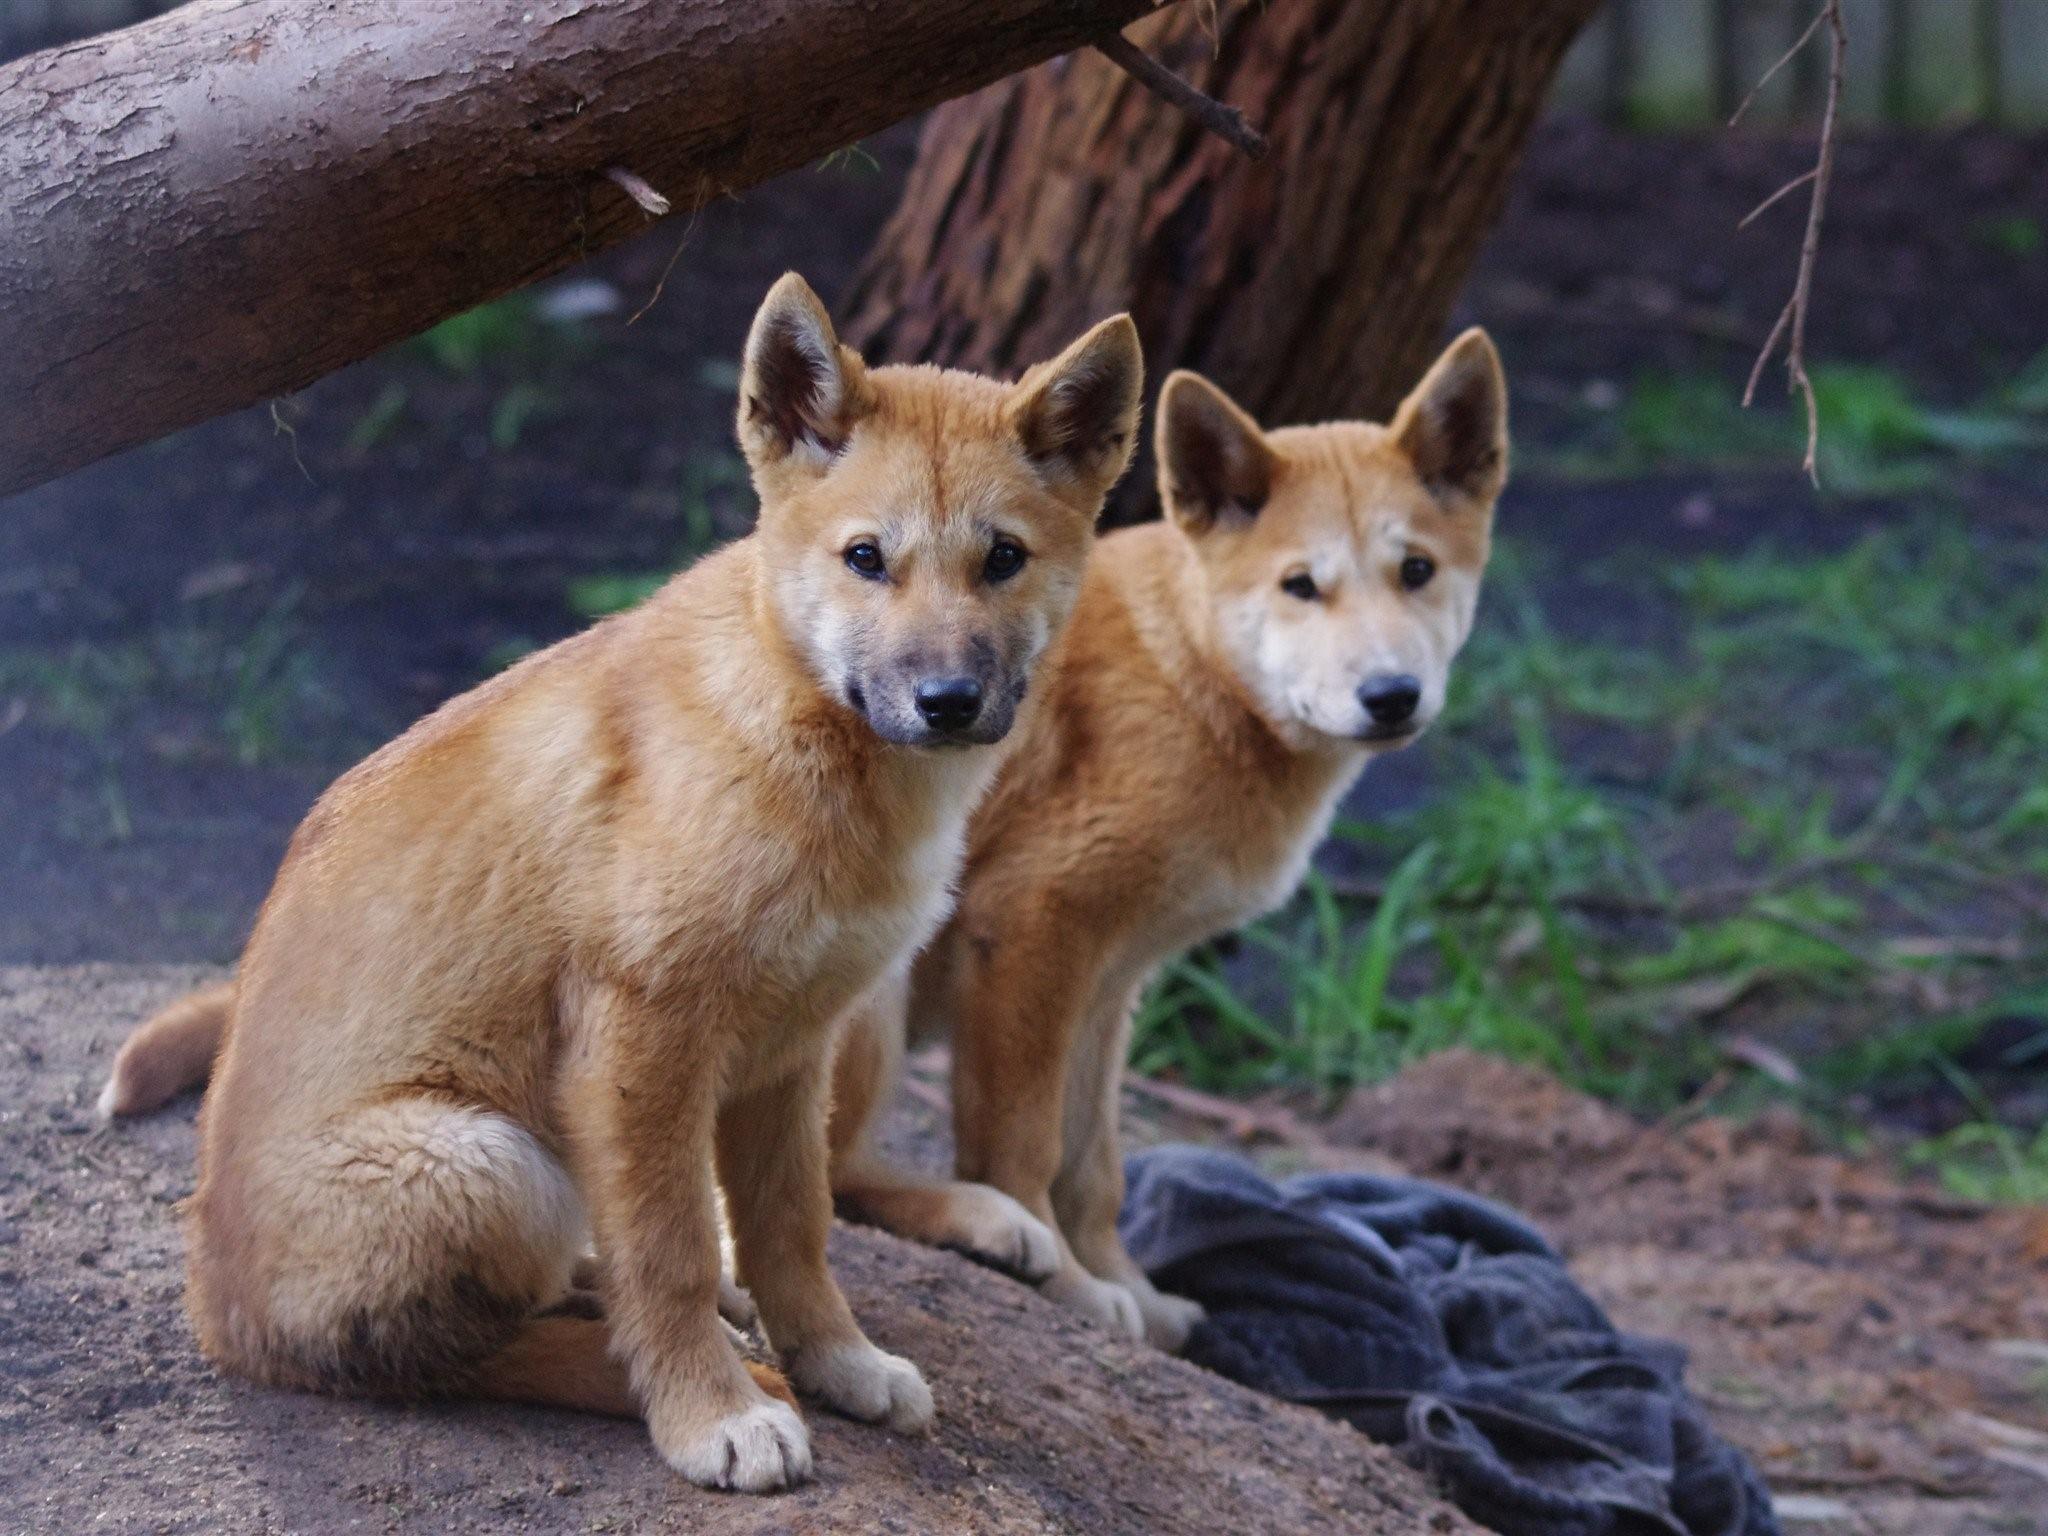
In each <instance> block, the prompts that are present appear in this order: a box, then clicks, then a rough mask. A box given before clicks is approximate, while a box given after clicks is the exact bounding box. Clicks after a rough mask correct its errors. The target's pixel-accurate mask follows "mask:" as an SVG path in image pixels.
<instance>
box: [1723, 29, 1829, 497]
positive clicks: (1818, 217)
mask: <svg viewBox="0 0 2048 1536" xmlns="http://www.w3.org/2000/svg"><path fill="white" fill-rule="evenodd" d="M1823 22H1825V23H1826V24H1827V28H1828V96H1827V107H1826V109H1825V111H1823V113H1822V114H1821V121H1820V152H1819V157H1818V160H1817V162H1816V164H1815V165H1814V168H1813V170H1812V171H1811V172H1810V173H1808V174H1807V175H1806V176H1802V177H1801V178H1800V179H1799V180H1798V181H1796V182H1794V183H1792V186H1799V185H1802V184H1804V183H1806V182H1811V183H1812V185H1813V198H1812V200H1811V201H1810V202H1809V203H1808V204H1807V207H1806V236H1805V238H1804V239H1803V240H1802V241H1801V242H1800V246H1799V276H1798V277H1797V279H1795V280H1794V282H1793V285H1792V297H1791V298H1790V299H1788V300H1787V301H1786V303H1785V308H1784V309H1783V310H1782V311H1781V312H1780V313H1779V315H1778V323H1777V324H1776V325H1774V326H1772V327H1771V334H1770V338H1769V339H1768V340H1767V341H1765V342H1764V346H1763V351H1761V352H1760V353H1758V354H1757V360H1756V366H1755V367H1754V368H1752V369H1751V370H1750V374H1749V385H1748V387H1747V388H1745V389H1744V390H1743V392H1742V403H1743V405H1744V406H1745V407H1747V406H1748V405H1749V404H1750V403H1751V402H1752V401H1754V400H1755V399H1756V387H1757V383H1758V381H1759V380H1761V379H1762V377H1763V371H1764V367H1765V365H1766V364H1767V363H1768V362H1769V361H1770V359H1771V355H1772V354H1773V353H1774V352H1776V351H1777V348H1778V343H1779V342H1780V341H1781V340H1782V341H1783V342H1784V344H1785V378H1786V388H1787V390H1788V391H1789V392H1793V393H1797V394H1798V395H1799V396H1800V397H1801V398H1802V399H1803V400H1804V401H1805V403H1806V459H1805V462H1804V464H1803V466H1802V467H1803V468H1804V469H1805V471H1806V477H1807V479H1809V480H1811V481H1812V482H1813V483H1814V484H1815V485H1819V484H1820V468H1819V457H1820V401H1819V400H1818V399H1817V398H1816V397H1815V395H1814V392H1813V380H1812V378H1811V377H1809V376H1808V374H1807V371H1806V320H1807V315H1808V314H1809V313H1810V311H1811V310H1812V307H1813V269H1814V266H1815V264H1816V263H1817V262H1818V261H1819V259H1820V231H1821V221H1822V220H1823V218H1825V216H1826V214H1827V206H1828V187H1829V185H1830V183H1832V182H1833V180H1834V174H1835V141H1836V139H1837V138H1838V137H1839V130H1840V127H1841V109H1842V76H1843V73H1844V61H1845V60H1846V58H1847V57H1848V52H1849V28H1848V26H1847V24H1846V23H1844V22H1843V20H1842V0H1824V3H1823V4H1822V6H1821V9H1820V14H1819V15H1817V16H1815V17H1814V18H1813V23H1812V25H1810V26H1809V27H1807V29H1806V30H1805V31H1804V32H1802V33H1800V35H1799V41H1798V42H1796V43H1794V44H1793V45H1792V47H1791V49H1790V50H1789V51H1787V53H1786V55H1785V58H1784V59H1780V60H1779V61H1778V62H1777V64H1774V65H1772V66H1771V69H1770V70H1769V72H1768V73H1766V74H1765V76H1764V79H1765V80H1768V79H1770V77H1771V75H1774V74H1776V73H1777V72H1778V70H1779V69H1780V68H1782V67H1783V65H1784V63H1785V59H1789V58H1791V57H1792V55H1793V54H1796V53H1797V52H1798V51H1799V50H1800V49H1801V48H1803V47H1804V46H1806V44H1807V43H1808V42H1809V41H1810V40H1811V39H1812V38H1813V36H1814V35H1815V33H1817V32H1818V31H1819V30H1820V27H1821V24H1822V23H1823ZM1762 84H1763V82H1762V81H1759V82H1758V89H1761V88H1762ZM1750 94H1751V99H1752V100H1753V99H1754V98H1755V92H1754V91H1753V92H1751V93H1750ZM1743 105H1744V107H1747V106H1748V103H1747V102H1745V103H1744V104H1743ZM1735 116H1736V117H1738V118H1739V117H1741V116H1742V113H1741V111H1737V112H1736V114H1735ZM1790 190H1791V187H1785V188H1783V189H1781V190H1780V191H1779V192H1777V193H1776V194H1774V195H1773V196H1771V197H1769V198H1767V199H1766V200H1765V201H1764V203H1763V204H1762V205H1761V206H1760V207H1759V208H1758V209H1757V212H1758V213H1761V212H1762V211H1763V209H1764V208H1768V207H1770V205H1771V204H1772V203H1774V202H1776V201H1777V200H1778V198H1779V197H1782V196H1784V195H1785V193H1786V192H1789V191H1790ZM1755 216H1756V215H1755V214H1752V215H1750V217H1751V218H1754V217H1755ZM1748 222H1749V220H1748V219H1745V220H1744V221H1743V223H1744V224H1745V225H1746V224H1747V223H1748Z"/></svg>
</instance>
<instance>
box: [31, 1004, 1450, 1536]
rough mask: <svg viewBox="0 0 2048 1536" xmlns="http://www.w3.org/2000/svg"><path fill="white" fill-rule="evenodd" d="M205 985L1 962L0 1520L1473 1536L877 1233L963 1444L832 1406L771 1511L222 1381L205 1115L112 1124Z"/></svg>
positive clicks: (227, 1526)
mask: <svg viewBox="0 0 2048 1536" xmlns="http://www.w3.org/2000/svg"><path fill="white" fill-rule="evenodd" d="M206 974H208V973H202V972H197V971H191V970H178V969H175V968H169V967H156V968H125V967H123V968H115V967H93V968H86V969H77V970H0V1041H4V1044H0V1106H4V1108H0V1385H4V1388H5V1390H4V1391H0V1528H4V1529H5V1530H8V1531H16V1530H29V1531H38V1532H41V1531H48V1532H73V1531H82V1530H87V1529H91V1530H99V1531H110V1532H128V1531H137V1532H140V1531H155V1532H217V1531H236V1532H255V1531H292V1532H298V1533H309V1536H312V1533H326V1532H341V1531H379V1530H381V1531H422V1532H426V1531H431V1532H453V1531H494V1532H495V1531H613V1532H618V1531H643V1530H644V1531H657V1530H661V1531H667V1530H687V1531H691V1532H697V1533H704V1536H716V1533H726V1532H768V1531H782V1532H787V1531H800V1532H814V1531H835V1532H838V1531H845V1532H853V1531H894V1532H906V1533H908V1532H937V1531H944V1532H948V1533H951V1532H988V1533H1007V1532H1047V1531H1074V1532H1088V1533H1091V1536H1093V1533H1098V1532H1133V1533H1137V1532H1172V1531H1188V1532H1196V1531H1199V1532H1225V1531H1247V1532H1249V1531H1309V1530H1313V1531H1319V1532H1320V1531H1341V1532H1358V1533H1372V1536H1395V1533H1400V1536H1408V1533H1421V1532H1454V1533H1455V1532H1472V1531H1473V1530H1475V1527H1473V1526H1471V1525H1470V1524H1468V1523H1467V1522H1465V1521H1464V1520H1462V1519H1461V1518H1460V1517H1459V1516H1458V1515H1457V1514H1456V1513H1455V1512H1454V1511H1453V1510H1451V1509H1450V1508H1449V1507H1448V1506H1447V1505H1443V1504H1441V1503H1439V1502H1438V1501H1436V1500H1435V1499H1434V1498H1432V1497H1431V1495H1430V1494H1429V1492H1428V1491H1427V1490H1426V1489H1425V1488H1424V1487H1423V1486H1422V1484H1421V1482H1420V1481H1419V1479H1418V1478H1417V1477H1416V1476H1415V1475H1414V1474H1413V1473H1412V1472H1410V1471H1409V1470H1408V1469H1407V1468H1406V1467H1405V1466H1403V1465H1401V1464H1400V1463H1399V1462H1397V1461H1396V1460H1395V1459H1394V1458H1393V1457H1392V1456H1391V1455H1389V1454H1388V1453H1386V1452H1384V1451H1382V1450H1380V1449H1378V1448H1377V1447H1375V1446H1373V1445H1371V1444H1369V1443H1368V1442H1367V1441H1366V1440H1364V1439H1363V1438H1362V1437H1361V1436H1359V1435H1357V1434H1356V1433H1354V1432H1353V1431H1351V1430H1349V1429H1348V1428H1345V1427H1343V1426H1341V1425H1337V1424H1333V1423H1331V1422H1329V1421H1328V1420H1325V1419H1323V1418H1321V1417H1319V1416H1317V1415H1315V1414H1312V1413H1309V1412H1307V1411H1305V1410H1301V1409H1295V1408H1291V1407H1288V1406H1286V1405H1283V1404H1279V1403H1275V1402H1272V1401H1270V1400H1269V1399H1265V1398H1262V1397H1259V1396H1257V1395H1256V1394H1253V1393H1251V1392H1247V1391H1245V1390H1243V1389H1241V1388H1239V1387H1236V1386H1233V1385H1232V1384H1231V1383H1229V1382H1226V1381H1223V1380H1221V1379H1219V1378H1217V1377H1213V1376H1210V1375H1208V1374H1207V1373H1205V1372H1202V1371H1199V1370H1196V1369H1195V1368H1194V1367H1192V1366H1189V1365H1186V1364H1184V1363H1183V1362H1181V1361H1178V1360H1171V1359H1168V1358H1167V1357H1165V1356H1163V1355H1161V1354H1158V1353H1157V1352H1155V1351H1152V1350H1149V1349H1146V1348H1144V1347H1142V1346H1139V1345H1134V1344H1130V1343H1126V1342H1123V1341H1119V1340H1111V1339H1109V1338H1108V1337H1106V1336H1105V1335H1103V1334H1101V1333H1099V1332H1096V1331H1094V1330H1092V1329H1089V1328H1087V1327H1084V1326H1082V1325H1080V1324H1078V1323H1076V1322H1074V1321H1072V1320H1071V1319H1070V1318H1069V1316H1068V1314H1066V1313H1065V1312H1062V1311H1061V1310H1059V1309H1057V1308H1055V1307H1053V1306H1052V1305H1050V1304H1049V1303H1047V1302H1045V1301H1043V1300H1041V1299H1040V1298H1039V1296H1038V1295H1037V1294H1036V1293H1035V1292H1033V1291H1031V1290H1029V1289H1027V1288H1026V1287H1024V1286H1021V1285H1018V1284H1015V1283H1013V1282H1011V1281H1008V1280H1005V1279H1003V1278H1001V1277H1000V1276H997V1275H994V1274H991V1273H989V1272H987V1271H985V1270H981V1269H977V1268H975V1267H974V1266H972V1265H970V1264H968V1263H966V1262H965V1261H963V1260H960V1259H956V1258H953V1257H951V1256H950V1255H946V1254H940V1253H934V1252H931V1251H929V1250H926V1249H922V1248H916V1247H912V1246H910V1245H908V1244H905V1243H900V1242H897V1241H895V1240H893V1239H890V1238H887V1237H884V1236H881V1235H878V1234H875V1233H871V1232H859V1231H841V1232H839V1233H837V1234H836V1235H835V1238H834V1241H833V1255H832V1256H833V1262H834V1264H835V1266H836V1268H837V1271H838V1274H839V1276H840V1278H841V1280H842V1281H843V1283H844V1284H845V1286H846V1289H847V1291H848V1294H849V1295H850V1297H851V1299H852V1301H853V1304H854V1307H855V1310H856V1311H858V1312H859V1314H860V1315H861V1317H862V1319H863V1320H864V1321H865V1322H866V1323H867V1325H868V1326H869V1328H870V1330H871V1331H872V1333H873V1334H874V1336H875V1338H876V1340H877V1341H878V1342H880V1343H881V1344H882V1345H883V1346H884V1347H886V1348H889V1349H894V1350H899V1351H901V1352H903V1353H905V1354H907V1355H909V1356H911V1357H912V1358H914V1359H916V1360H917V1361H918V1362H919V1363H920V1364H921V1365H922V1366H923V1368H924V1371H925V1374H926V1377H927V1379H928V1380H929V1381H930V1382H931V1384H932V1388H933V1391H934V1393H935V1395H936V1397H937V1399H938V1406H939V1426H938V1428H937V1430H936V1432H935V1433H934V1434H933V1435H931V1436H929V1437H926V1438H918V1439H907V1438H904V1437H900V1436H896V1435H891V1434H888V1433H885V1432H883V1431H880V1430H875V1429H869V1428H865V1427H862V1426H858V1425H853V1424H849V1423H847V1422H846V1421H844V1420H841V1419H836V1418H833V1417H831V1416H829V1415H826V1414H824V1413H821V1412H813V1413H811V1414H809V1415H808V1416H807V1417H808V1418H809V1420H810V1424H811V1428H812V1432H813V1435H814V1439H815V1445H816V1449H817V1460H818V1469H819V1477H818V1481H817V1482H815V1483H813V1484H811V1485H810V1486H808V1487H806V1488H804V1489H802V1490H800V1491H798V1492H795V1493H792V1494H788V1495H785V1496H782V1497H779V1498H773V1499H749V1498H740V1497H734V1496H725V1495H715V1494H707V1493H703V1492H700V1491H698V1490H695V1489H693V1488H690V1487H689V1486H687V1485H686V1484H684V1483H682V1482H680V1481H679V1480H677V1479H676V1478H675V1477H674V1476H672V1475H671V1474H670V1473H669V1472H668V1471H667V1469H666V1468H665V1467H663V1466H662V1464H661V1463H660V1462H659V1460H658V1459H657V1458H656V1457H655V1455H654V1453H653V1451H652V1450H651V1448H650V1447H649V1445H648V1443H647V1438H646V1435H645V1434H644V1432H643V1431H642V1430H641V1429H640V1427H639V1426H638V1425H634V1424H628V1423H623V1422H614V1421H606V1420H597V1419H588V1418H579V1417H576V1416H573V1415H567V1414H554V1413H547V1412H543V1411H540V1410H535V1409H523V1408H516V1407H496V1406H483V1405H477V1404H468V1403H457V1404H447V1405H438V1406H433V1407H413V1408H407V1407H396V1406H387V1405H382V1404H374V1403H359V1402H341V1401H333V1400H328V1399H322V1398H314V1397H307V1396H300V1395H295V1394H289V1393H279V1392H270V1391H265V1390H262V1389H259V1388H255V1387H250V1386H247V1385H245V1384H242V1383H240V1382H235V1381H230V1380H226V1379H223V1378H222V1377H220V1376H218V1375H216V1374H215V1373H214V1372H213V1371H212V1370H211V1369H210V1368H208V1367H207V1365H206V1364H205V1363H204V1362H203V1361H202V1360H201V1359H200V1358H199V1356H198V1354H197V1352H196V1350H195V1349H194V1347H193V1344H192V1339H191V1335H190V1333H189V1332H188V1331H187V1329H186V1327H185V1323H184V1319H183V1316H182V1314H181V1312H180V1310H179V1298H180V1293H181V1289H182V1280H181V1275H180V1261H179V1248H180V1244H179V1236H178V1228H177V1221H176V1216H175V1210H174V1207H175V1205H176V1203H177V1201H178V1200H179V1199H180V1198H182V1196H183V1195H184V1194H185V1193H186V1192H187V1191H188V1190H189V1188H190V1186H191V1179H192V1153H193V1135H192V1119H193V1105H192V1103H191V1102H190V1101H187V1102H185V1103H184V1104H182V1105H180V1106H179V1107H178V1108H177V1109H176V1110H174V1111H169V1112H166V1113H164V1114H162V1115H159V1116H156V1117H154V1118H152V1119H149V1120H146V1121H143V1122H140V1123H137V1124H133V1125H124V1126H120V1127H117V1128H112V1129H109V1128H105V1127H101V1126H99V1125H97V1124H96V1123H95V1122H94V1120H93V1118H92V1113H91V1108H90V1106H91V1103H92V1098H93V1095H94V1094H95V1092H96V1091H97V1089H98V1084H99V1080H100V1078H101V1076H102V1075H103V1073H104V1071H105V1068H106V1064H107V1061H108V1059H109V1056H110V1053H111V1051H112V1048H113V1046H114V1045H115V1044H116V1043H117V1042H118V1041H119V1040H120V1038H121V1036H122V1035H123V1034H124V1033H125V1031H126V1030H127V1029H128V1028H129V1027H130V1025H132V1023H133V1022H134V1020H136V1019H137V1018H139V1017H141V1016H142V1015H143V1014H144V1013H145V1012H147V1011H148V1010H149V1009H150V1008H152V1007H155V1006H158V1005H160V1004H161V1003H163V1002H164V1001H165V1000H167V999H168V998H169V997H171V996H172V995H174V994H175V993H177V992H178V991H179V990H181V989H182V988H184V987H187V986H189V985H191V984H192V983H193V982H194V981H196V980H198V979H201V977H202V976H204V975H206Z"/></svg>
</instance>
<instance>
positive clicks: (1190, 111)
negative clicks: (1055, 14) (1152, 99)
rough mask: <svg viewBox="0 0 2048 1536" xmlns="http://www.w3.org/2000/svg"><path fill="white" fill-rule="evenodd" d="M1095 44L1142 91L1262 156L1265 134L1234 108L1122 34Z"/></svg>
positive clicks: (1253, 153) (1215, 132)
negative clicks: (1206, 91) (1202, 89)
mask: <svg viewBox="0 0 2048 1536" xmlns="http://www.w3.org/2000/svg"><path fill="white" fill-rule="evenodd" d="M1095 46H1096V48H1097V49H1098V50H1099V51H1100V52H1101V54H1102V55H1103V57H1104V58H1106V59H1108V60H1109V61H1110V62H1111V63H1112V64H1114V65H1116V66H1117V68H1119V69H1121V70H1122V71H1123V72H1124V73H1125V74H1127V75H1129V76H1130V77H1131V78H1132V79H1133V80H1135V81H1137V82H1138V84H1140V85H1142V86H1144V87H1145V89H1146V90H1148V91H1150V92H1152V94H1153V95H1155V96H1157V97H1159V99H1160V100H1162V101H1165V102H1167V103H1169V104H1170V105H1172V106H1176V107H1178V108H1180V110H1181V111H1183V112H1185V113H1187V115H1188V116H1189V117H1192V118H1193V119H1194V120H1195V121H1196V122H1197V123H1199V124H1201V125H1202V127H1204V128H1206V129H1208V130H1209V132H1211V133H1213V134H1215V135H1216V137H1217V138H1219V139H1222V140H1223V141H1224V142H1225V143H1226V144H1231V145H1234V146H1236V147H1237V148H1238V149H1241V150H1243V151H1244V152H1245V153H1246V154H1247V155H1250V156H1251V157H1252V159H1254V160H1259V159H1263V158H1264V156H1265V153H1266V136H1265V135H1264V134H1262V133H1260V132H1259V131H1258V129H1256V128H1254V127H1253V126H1252V125H1251V124H1250V123H1249V122H1248V121H1246V119H1245V115H1244V114H1243V113H1242V112H1240V111H1238V110H1237V108H1235V107H1230V106H1225V105H1224V104H1223V103H1222V102H1220V101H1218V100H1217V99H1216V98H1215V97H1213V96H1205V95H1203V94H1202V93H1201V92H1200V91H1198V90H1196V89H1195V88H1194V87H1193V86H1192V85H1189V84H1188V83H1187V81H1185V80H1183V79H1181V77H1180V76H1179V75H1176V74H1175V73H1174V72H1173V71H1172V70H1170V69H1168V68H1167V67H1166V66H1165V65H1164V64H1161V63H1160V62H1159V61H1158V60H1157V59H1155V58H1153V57H1152V56H1151V55H1150V54H1148V53H1146V52H1145V51H1144V50H1143V49H1141V48H1139V47H1138V45H1137V44H1135V43H1133V42H1132V41H1131V40H1130V39H1129V38H1127V37H1125V36H1124V35H1123V34H1122V33H1116V34H1114V35H1112V36H1110V37H1106V38H1104V39H1103V40H1102V41H1101V42H1099V43H1097V44H1096V45H1095Z"/></svg>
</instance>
